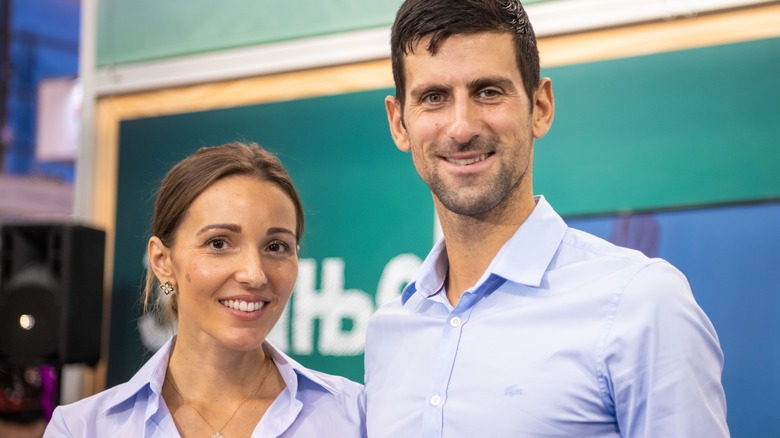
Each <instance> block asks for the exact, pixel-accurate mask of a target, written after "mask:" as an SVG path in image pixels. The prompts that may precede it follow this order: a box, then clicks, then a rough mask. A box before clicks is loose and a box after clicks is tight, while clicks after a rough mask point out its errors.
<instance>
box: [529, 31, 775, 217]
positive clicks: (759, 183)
mask: <svg viewBox="0 0 780 438" xmlns="http://www.w3.org/2000/svg"><path fill="white" fill-rule="evenodd" d="M543 74H545V75H547V76H549V77H550V78H552V81H553V90H554V93H555V97H556V114H555V121H554V123H553V127H552V129H551V131H550V133H549V134H548V135H547V137H545V138H543V139H542V140H540V141H538V142H537V144H536V165H535V166H536V168H535V170H534V177H535V178H534V179H535V189H536V191H537V192H539V193H544V194H545V195H547V197H548V198H549V199H550V201H551V202H552V203H553V205H555V206H556V208H558V209H559V211H561V212H562V213H563V214H566V215H583V214H597V213H605V212H614V211H624V210H646V209H657V208H675V207H683V206H691V205H700V204H713V203H715V204H717V203H724V202H736V201H743V200H758V199H770V198H776V197H780V170H779V168H780V39H778V38H774V39H768V40H759V41H753V42H747V43H739V44H729V45H722V46H713V47H705V48H698V49H693V50H684V51H678V52H670V53H664V54H659V55H652V56H642V57H634V58H624V59H617V60H610V61H603V62H596V63H589V64H580V65H572V66H565V67H557V68H550V69H547V70H545V71H544V72H543Z"/></svg>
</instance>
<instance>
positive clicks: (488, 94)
mask: <svg viewBox="0 0 780 438" xmlns="http://www.w3.org/2000/svg"><path fill="white" fill-rule="evenodd" d="M481 94H482V96H483V97H496V96H498V95H500V94H501V93H499V91H498V90H496V89H493V88H488V89H485V90H482V93H481Z"/></svg>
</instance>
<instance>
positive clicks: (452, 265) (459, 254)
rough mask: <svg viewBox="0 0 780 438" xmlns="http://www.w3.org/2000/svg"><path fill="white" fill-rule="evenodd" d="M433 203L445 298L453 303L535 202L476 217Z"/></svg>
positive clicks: (454, 303) (471, 282)
mask: <svg viewBox="0 0 780 438" xmlns="http://www.w3.org/2000/svg"><path fill="white" fill-rule="evenodd" d="M436 204H437V205H436V210H437V213H438V214H439V220H440V222H441V227H442V232H443V234H444V240H445V242H446V245H447V259H448V262H449V271H448V273H447V299H448V300H449V301H450V303H451V304H452V305H453V306H455V305H457V304H458V301H459V300H460V297H461V295H463V292H465V291H466V290H467V289H468V288H470V287H472V286H474V284H476V282H477V281H478V280H479V279H480V277H482V275H483V274H484V273H485V271H486V270H487V268H488V266H490V263H491V262H492V261H493V259H494V258H495V257H496V254H498V251H500V250H501V248H502V247H503V246H504V244H505V243H506V242H507V241H508V240H509V239H510V238H511V237H512V236H513V235H514V234H515V232H516V231H517V229H518V228H519V227H520V225H522V224H523V222H524V221H525V219H526V218H528V216H529V215H530V214H531V212H532V211H533V209H534V207H535V206H536V204H535V203H534V201H533V198H531V200H530V203H529V202H526V203H523V204H521V205H517V206H515V208H512V209H511V211H507V209H504V211H491V212H489V213H486V214H484V215H482V216H480V217H473V216H463V215H458V214H455V213H452V212H450V211H448V210H446V209H445V208H444V207H443V206H442V205H441V204H439V203H438V202H437V203H436Z"/></svg>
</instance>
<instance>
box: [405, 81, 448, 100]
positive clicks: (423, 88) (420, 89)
mask: <svg viewBox="0 0 780 438" xmlns="http://www.w3.org/2000/svg"><path fill="white" fill-rule="evenodd" d="M449 90H450V87H448V86H446V85H441V84H436V83H428V84H420V85H417V86H416V87H414V88H412V89H411V90H409V94H410V95H412V96H414V97H416V96H421V95H423V94H425V93H430V92H432V91H434V92H446V91H449Z"/></svg>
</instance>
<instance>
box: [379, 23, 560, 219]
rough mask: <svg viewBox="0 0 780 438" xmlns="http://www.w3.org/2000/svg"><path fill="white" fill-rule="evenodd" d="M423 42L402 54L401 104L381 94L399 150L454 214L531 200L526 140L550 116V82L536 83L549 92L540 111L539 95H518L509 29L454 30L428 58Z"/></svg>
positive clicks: (536, 133) (470, 213)
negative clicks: (403, 83) (403, 81)
mask: <svg viewBox="0 0 780 438" xmlns="http://www.w3.org/2000/svg"><path fill="white" fill-rule="evenodd" d="M427 44H428V39H427V38H424V39H422V40H421V41H420V42H419V43H418V44H417V45H416V46H415V47H414V51H413V53H410V54H409V55H407V56H406V57H405V60H404V73H405V76H406V94H405V96H404V97H405V103H404V110H403V111H401V110H400V107H399V103H398V101H397V100H396V99H394V98H392V97H389V98H388V99H387V100H386V106H387V111H388V118H389V120H390V126H391V132H392V133H393V138H394V140H395V142H396V145H397V146H398V148H399V149H401V150H403V151H409V150H411V152H412V159H413V161H414V165H415V167H416V169H417V172H418V173H419V174H420V176H421V177H422V179H423V180H424V181H425V182H426V184H428V187H429V188H430V189H431V191H432V192H433V194H434V195H435V197H436V199H438V201H439V202H440V203H441V205H443V206H444V207H445V208H446V209H447V210H449V211H451V212H454V213H456V214H460V215H468V216H475V215H480V214H482V213H485V212H488V211H491V210H493V209H494V208H495V207H496V206H499V205H500V204H502V203H504V202H513V200H524V198H526V197H527V198H529V199H530V198H532V189H531V165H532V161H533V159H532V157H533V139H534V136H536V137H541V136H543V135H544V134H545V133H546V132H547V129H548V128H549V124H550V123H551V122H552V91H551V87H550V85H549V81H548V80H545V81H546V82H545V81H542V82H541V83H540V90H542V93H541V94H543V98H545V97H546V96H548V95H549V102H548V103H547V102H542V106H545V105H547V106H548V107H549V108H548V109H547V110H544V108H543V111H542V114H541V116H540V115H539V114H538V112H539V111H538V110H537V100H538V96H539V94H540V93H539V92H537V93H536V95H535V96H532V98H533V99H534V100H533V101H531V100H530V99H529V96H527V95H526V93H525V90H524V88H523V78H522V76H521V74H520V71H519V70H518V68H517V65H516V57H515V51H514V46H513V39H512V35H511V34H509V33H492V32H485V33H476V34H465V35H454V36H451V37H449V38H447V39H446V40H445V41H444V42H443V43H442V44H441V45H440V47H439V51H438V52H437V53H436V55H434V56H431V54H430V53H428V51H427V50H426V46H427ZM548 92H549V93H548ZM547 113H549V114H547ZM540 117H541V118H542V119H544V120H541V121H540ZM547 118H548V119H549V120H547ZM526 201H527V200H526Z"/></svg>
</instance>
